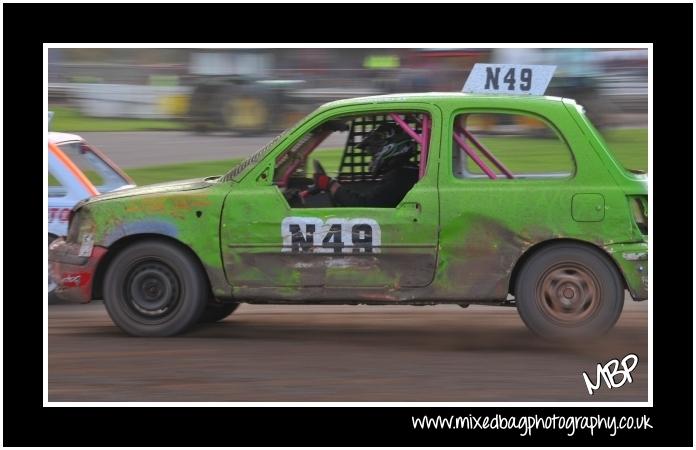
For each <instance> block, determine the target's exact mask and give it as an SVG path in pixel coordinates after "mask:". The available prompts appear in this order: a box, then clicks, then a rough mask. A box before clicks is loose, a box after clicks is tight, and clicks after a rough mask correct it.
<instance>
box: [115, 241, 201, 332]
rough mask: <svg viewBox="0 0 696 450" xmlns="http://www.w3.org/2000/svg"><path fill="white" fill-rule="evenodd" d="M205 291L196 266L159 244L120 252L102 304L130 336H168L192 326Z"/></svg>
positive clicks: (182, 253) (176, 249)
mask: <svg viewBox="0 0 696 450" xmlns="http://www.w3.org/2000/svg"><path fill="white" fill-rule="evenodd" d="M207 298H208V286H207V283H206V279H205V275H204V273H203V270H202V269H201V267H200V264H199V263H198V261H197V260H196V259H195V258H194V257H193V255H191V254H190V253H189V252H187V251H185V250H184V249H182V248H180V247H178V246H176V245H174V244H172V243H169V242H164V241H156V240H152V241H142V242H138V243H136V244H133V245H131V246H129V247H126V248H124V249H123V250H121V251H120V253H119V254H118V255H116V256H115V257H114V259H113V260H112V261H111V264H110V265H109V269H108V271H107V273H106V276H105V280H104V305H105V306H106V310H107V312H108V313H109V316H110V317H111V320H113V321H114V323H115V324H116V325H118V326H119V327H120V328H121V329H122V330H124V331H125V332H126V333H128V334H131V335H134V336H172V335H175V334H179V333H182V332H184V331H186V330H187V329H189V328H190V327H191V326H192V325H194V324H195V323H197V322H198V319H199V318H200V317H201V314H202V313H203V310H204V308H205V305H206V301H207Z"/></svg>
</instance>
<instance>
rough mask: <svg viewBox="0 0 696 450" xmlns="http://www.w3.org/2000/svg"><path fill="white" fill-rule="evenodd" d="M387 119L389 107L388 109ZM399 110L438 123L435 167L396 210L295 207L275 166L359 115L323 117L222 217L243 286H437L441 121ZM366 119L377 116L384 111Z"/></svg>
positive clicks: (433, 141)
mask: <svg viewBox="0 0 696 450" xmlns="http://www.w3.org/2000/svg"><path fill="white" fill-rule="evenodd" d="M379 107H380V108H381V113H382V114H384V113H387V112H388V111H389V105H380V106H379ZM391 107H392V108H393V109H394V110H396V109H398V110H406V109H414V110H418V111H423V112H424V113H426V114H427V116H428V117H429V118H430V121H431V122H432V127H431V131H430V134H429V138H428V140H427V141H428V148H429V150H428V157H427V164H424V165H423V166H424V167H423V173H422V176H421V178H420V179H419V181H418V182H417V183H416V184H415V185H414V186H413V188H412V189H411V190H410V191H409V192H408V193H407V194H406V196H405V197H404V198H403V199H402V201H401V202H400V203H399V204H398V205H397V206H396V207H388V208H386V207H384V208H377V207H336V206H327V207H291V206H290V204H289V203H288V201H287V200H286V198H285V196H284V195H283V193H282V192H281V189H280V188H279V186H278V185H276V184H274V183H273V182H272V181H271V180H272V179H273V178H274V177H273V174H272V172H273V170H274V169H275V165H274V161H275V159H276V157H277V156H278V155H280V154H281V153H282V152H283V151H285V150H286V149H287V148H288V147H289V146H290V145H293V143H294V142H297V140H298V139H301V138H302V136H303V135H304V133H307V132H309V131H310V130H311V129H312V127H313V126H315V125H317V124H319V123H321V122H322V121H325V120H329V119H331V118H333V117H336V116H340V115H341V114H342V113H343V114H347V113H351V112H353V113H356V112H355V111H353V110H350V111H348V110H345V108H344V109H340V108H338V109H336V110H332V111H329V112H326V113H324V114H320V115H319V117H316V118H315V119H314V120H310V121H309V122H308V123H307V124H306V126H303V127H301V129H300V130H298V132H297V133H293V135H292V136H290V137H289V138H288V139H287V140H286V142H287V144H286V143H283V144H281V145H280V146H279V148H277V149H276V150H275V151H272V152H271V154H270V155H269V157H268V158H265V159H264V160H263V161H262V163H261V164H259V167H257V168H256V169H255V170H252V171H251V172H250V173H249V174H248V175H247V176H246V177H245V178H244V180H242V182H241V183H240V184H239V185H238V186H234V188H233V189H231V191H230V193H229V194H228V197H227V198H226V200H225V204H224V207H223V212H222V220H221V246H222V257H223V260H224V264H225V270H226V274H227V277H228V280H229V281H230V283H231V284H232V285H235V286H271V287H288V288H298V287H335V288H352V287H385V288H393V289H400V288H408V287H420V286H427V285H428V284H430V283H431V281H432V279H433V276H434V273H435V268H436V261H437V242H438V220H439V210H438V208H439V202H438V191H437V159H438V157H439V139H440V126H441V125H440V122H441V114H440V112H439V109H438V108H437V107H435V106H432V105H424V104H411V105H404V104H395V105H392V106H391ZM363 108H367V109H365V110H363V111H361V113H364V114H368V113H373V112H375V111H374V110H375V108H377V107H376V106H371V108H372V109H370V108H368V107H363Z"/></svg>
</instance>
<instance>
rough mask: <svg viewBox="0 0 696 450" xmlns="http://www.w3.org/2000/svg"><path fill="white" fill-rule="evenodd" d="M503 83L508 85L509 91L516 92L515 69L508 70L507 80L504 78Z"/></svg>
mask: <svg viewBox="0 0 696 450" xmlns="http://www.w3.org/2000/svg"><path fill="white" fill-rule="evenodd" d="M503 81H504V82H506V83H507V84H508V91H514V90H515V69H514V68H512V69H510V70H508V73H506V74H505V78H503Z"/></svg>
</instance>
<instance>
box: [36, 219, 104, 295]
mask: <svg viewBox="0 0 696 450" xmlns="http://www.w3.org/2000/svg"><path fill="white" fill-rule="evenodd" d="M94 231H95V226H94V222H93V221H92V220H91V218H90V215H89V213H88V211H84V210H77V211H74V213H73V217H72V220H71V221H70V225H69V229H68V236H67V237H66V238H58V239H56V240H55V241H53V243H52V244H51V246H50V247H49V250H48V260H49V266H50V271H51V277H52V278H53V280H54V281H55V282H56V284H57V285H58V286H57V288H56V291H55V292H56V294H57V295H58V297H60V298H62V299H64V300H67V301H72V302H79V303H86V302H89V301H90V300H91V298H92V282H93V279H94V274H95V271H96V268H97V265H98V264H99V261H100V260H101V259H102V257H103V256H104V254H105V253H106V248H104V247H99V246H95V245H94Z"/></svg>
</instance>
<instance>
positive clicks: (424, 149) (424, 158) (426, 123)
mask: <svg viewBox="0 0 696 450" xmlns="http://www.w3.org/2000/svg"><path fill="white" fill-rule="evenodd" d="M389 117H391V118H392V120H393V121H394V122H396V123H397V124H399V126H400V127H401V129H402V130H404V131H405V132H406V133H408V135H409V136H411V137H412V138H413V139H414V140H415V141H416V142H417V143H419V144H420V146H421V154H420V162H419V164H418V179H419V180H420V179H421V178H423V175H425V168H426V165H427V163H428V146H429V143H430V116H428V115H427V114H424V115H423V134H421V135H420V136H419V135H418V133H416V132H415V131H413V130H412V129H411V127H409V126H408V124H407V123H406V122H405V121H404V119H402V118H401V117H399V116H398V115H397V114H395V113H389ZM416 120H418V119H416Z"/></svg>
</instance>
